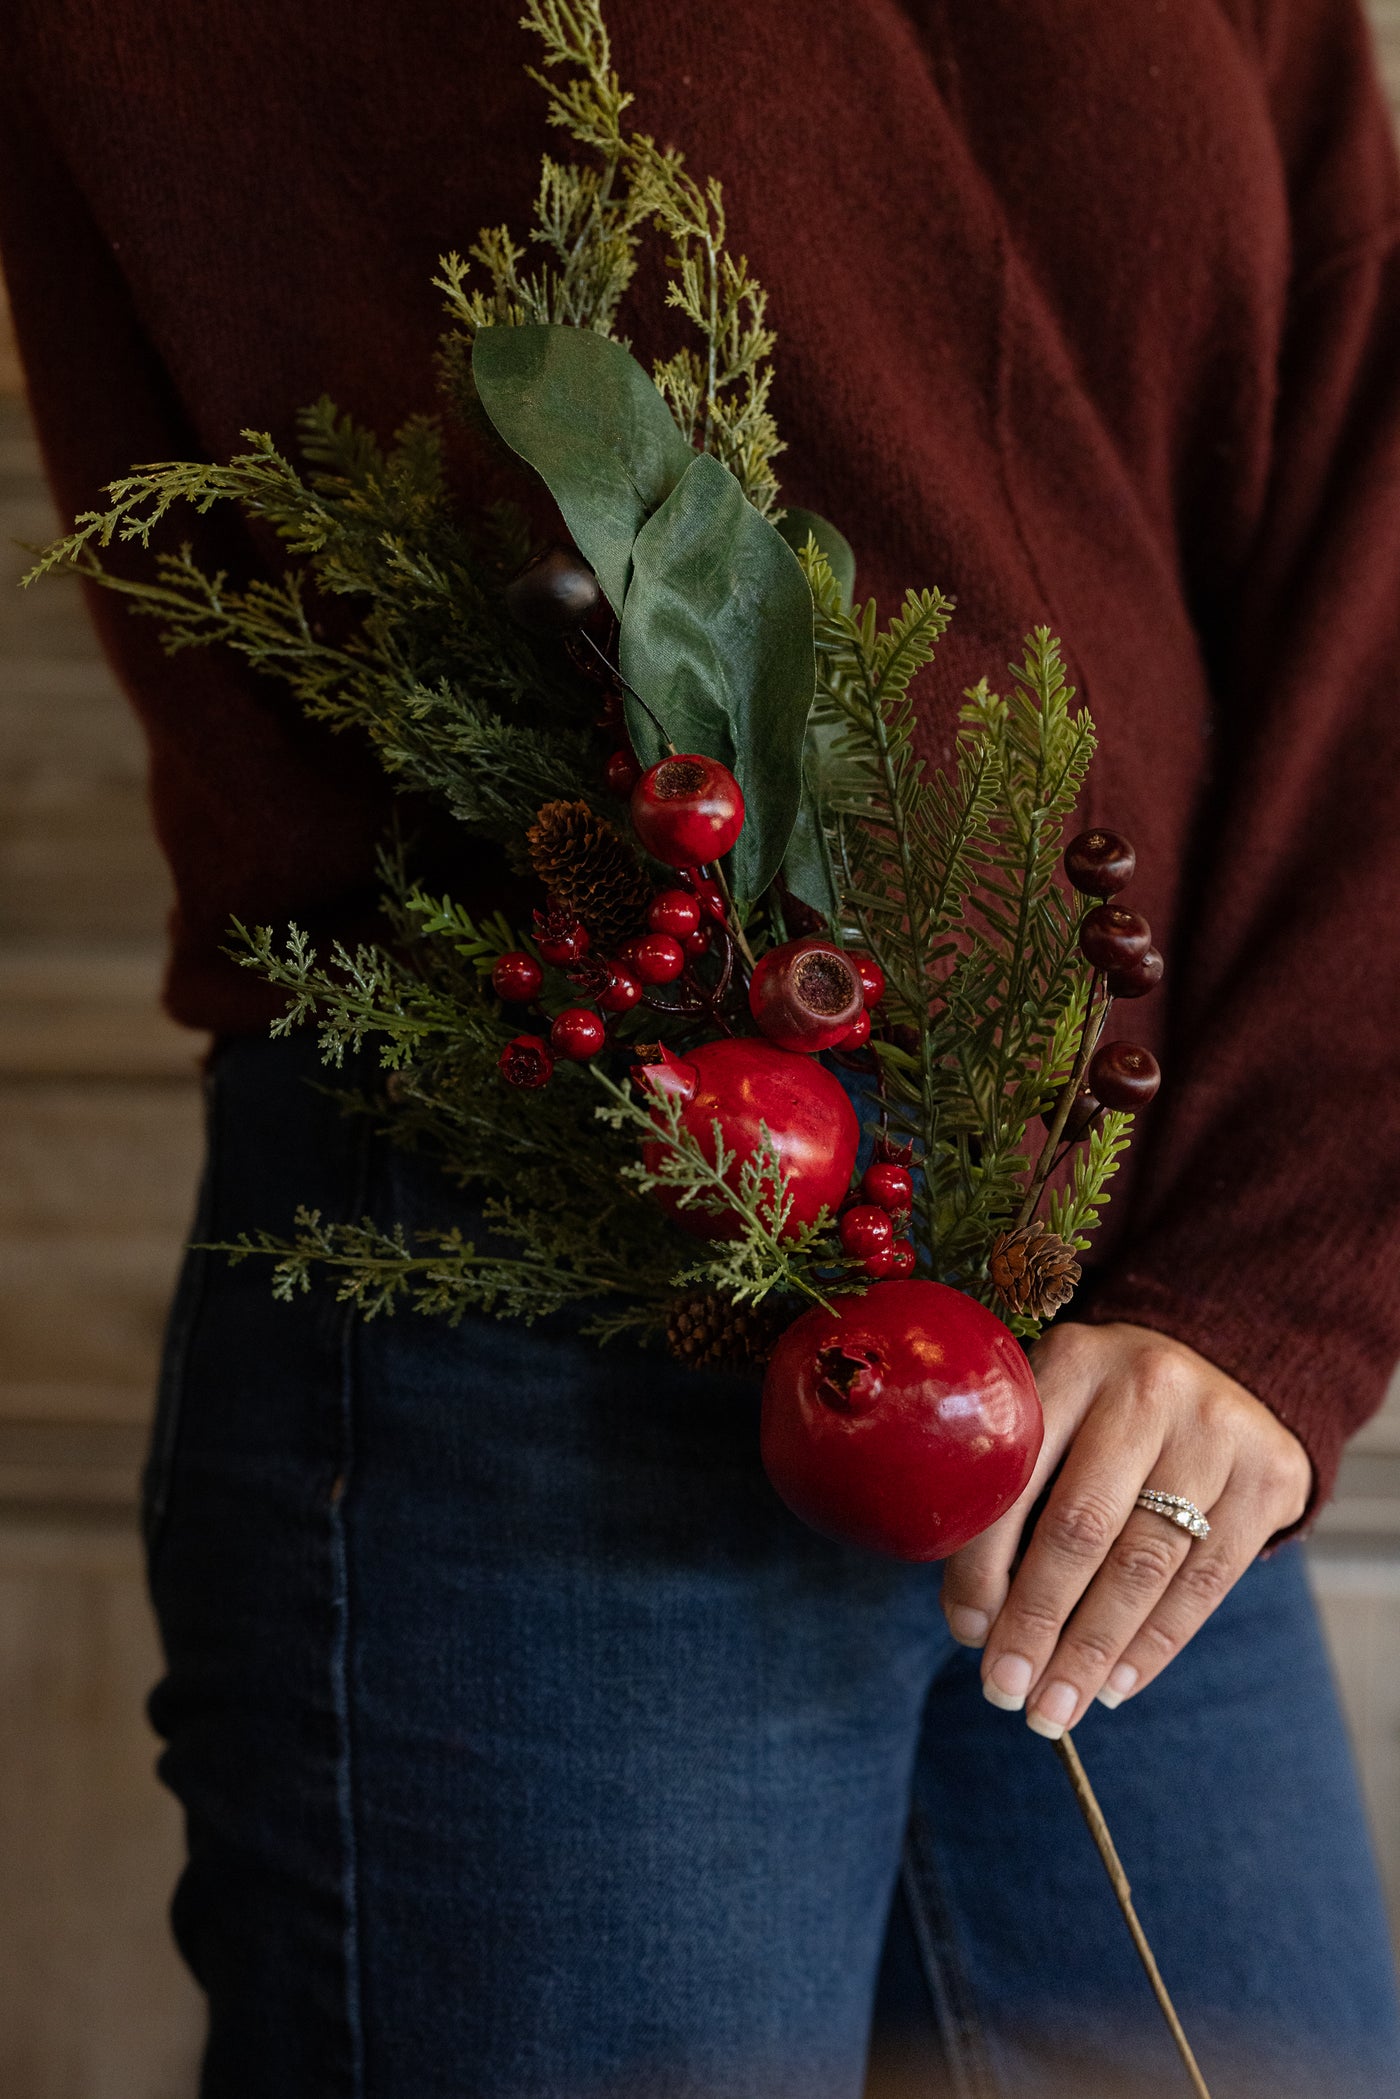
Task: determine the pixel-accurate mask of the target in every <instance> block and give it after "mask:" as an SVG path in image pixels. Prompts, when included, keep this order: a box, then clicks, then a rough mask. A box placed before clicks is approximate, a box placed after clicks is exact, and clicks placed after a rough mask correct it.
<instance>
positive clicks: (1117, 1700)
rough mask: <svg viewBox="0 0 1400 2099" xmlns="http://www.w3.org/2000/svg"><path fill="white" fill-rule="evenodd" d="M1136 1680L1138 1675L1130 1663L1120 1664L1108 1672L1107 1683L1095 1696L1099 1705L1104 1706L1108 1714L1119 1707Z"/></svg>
mask: <svg viewBox="0 0 1400 2099" xmlns="http://www.w3.org/2000/svg"><path fill="white" fill-rule="evenodd" d="M1137 1680H1138V1673H1137V1671H1136V1669H1134V1667H1133V1665H1132V1663H1131V1662H1120V1663H1119V1664H1118V1667H1117V1668H1116V1669H1110V1670H1109V1672H1108V1682H1107V1683H1106V1684H1105V1685H1104V1687H1103V1689H1102V1690H1101V1691H1099V1692H1097V1693H1096V1694H1095V1695H1096V1696H1097V1698H1098V1701H1099V1704H1100V1705H1106V1706H1107V1707H1108V1710H1109V1711H1110V1713H1111V1712H1112V1711H1113V1710H1114V1708H1115V1707H1116V1706H1120V1705H1121V1704H1122V1703H1123V1700H1124V1699H1125V1698H1126V1697H1127V1695H1128V1693H1129V1691H1131V1690H1132V1688H1133V1685H1134V1684H1135V1683H1136V1682H1137Z"/></svg>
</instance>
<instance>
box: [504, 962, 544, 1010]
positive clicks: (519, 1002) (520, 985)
mask: <svg viewBox="0 0 1400 2099" xmlns="http://www.w3.org/2000/svg"><path fill="white" fill-rule="evenodd" d="M543 982H544V971H543V970H542V969H541V968H540V965H539V963H538V962H537V961H536V960H535V958H534V956H533V955H526V954H522V953H520V952H519V951H518V950H516V951H513V952H512V953H511V954H509V955H502V956H501V957H500V959H499V961H498V962H497V963H496V966H495V968H494V969H493V970H492V972H491V988H492V990H493V991H494V992H495V994H496V996H497V998H503V999H506V1000H508V1001H509V1002H510V1004H511V1005H512V1006H528V1005H529V1003H530V1001H531V999H533V998H538V997H539V991H540V986H541V984H543Z"/></svg>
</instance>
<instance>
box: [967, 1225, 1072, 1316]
mask: <svg viewBox="0 0 1400 2099" xmlns="http://www.w3.org/2000/svg"><path fill="white" fill-rule="evenodd" d="M987 1267H988V1270H989V1272H990V1274H991V1278H992V1282H993V1284H994V1285H995V1287H996V1293H997V1296H998V1297H999V1298H1000V1299H1001V1301H1002V1303H1003V1304H1004V1305H1006V1306H1007V1307H1008V1308H1009V1309H1010V1310H1011V1311H1013V1312H1022V1313H1024V1314H1025V1315H1026V1316H1027V1318H1030V1319H1048V1318H1049V1317H1050V1315H1051V1313H1052V1312H1058V1311H1059V1310H1060V1308H1061V1306H1063V1305H1067V1304H1068V1303H1069V1301H1070V1299H1071V1298H1072V1297H1073V1295H1074V1292H1075V1288H1076V1285H1077V1284H1078V1282H1079V1276H1080V1268H1079V1263H1078V1262H1077V1261H1076V1260H1075V1258H1074V1249H1073V1247H1070V1246H1066V1244H1065V1242H1064V1240H1063V1239H1062V1238H1061V1237H1060V1236H1059V1234H1058V1232H1052V1231H1051V1229H1050V1227H1049V1226H1048V1225H1045V1224H1025V1225H1022V1226H1021V1229H1020V1230H1019V1231H1018V1232H998V1233H997V1236H996V1238H995V1239H994V1240H993V1241H992V1251H991V1255H990V1258H989V1260H988V1262H987Z"/></svg>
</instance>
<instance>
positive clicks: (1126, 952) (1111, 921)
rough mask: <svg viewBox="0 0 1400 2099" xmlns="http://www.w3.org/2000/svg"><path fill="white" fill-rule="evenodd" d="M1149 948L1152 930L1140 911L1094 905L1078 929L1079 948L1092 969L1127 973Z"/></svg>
mask: <svg viewBox="0 0 1400 2099" xmlns="http://www.w3.org/2000/svg"><path fill="white" fill-rule="evenodd" d="M1151 945H1152V928H1151V926H1150V925H1149V924H1148V923H1147V920H1146V919H1145V918H1144V917H1143V915H1142V913H1141V912H1140V911H1125V910H1124V909H1123V907H1122V906H1121V905H1120V904H1096V905H1095V907H1094V909H1093V910H1092V911H1090V912H1089V913H1088V914H1087V916H1086V917H1085V920H1084V923H1083V924H1082V925H1081V926H1080V928H1079V946H1080V949H1081V951H1082V953H1083V954H1084V955H1085V957H1086V958H1087V959H1088V960H1089V961H1090V962H1092V963H1093V965H1094V967H1095V969H1131V968H1132V966H1133V964H1134V963H1135V962H1138V961H1141V959H1142V957H1143V956H1144V955H1145V954H1146V953H1147V950H1148V949H1149V948H1150V947H1151Z"/></svg>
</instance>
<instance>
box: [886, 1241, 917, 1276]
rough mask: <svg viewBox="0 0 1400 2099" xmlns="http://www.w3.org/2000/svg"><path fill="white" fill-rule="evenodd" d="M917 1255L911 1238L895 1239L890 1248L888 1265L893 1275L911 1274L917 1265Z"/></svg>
mask: <svg viewBox="0 0 1400 2099" xmlns="http://www.w3.org/2000/svg"><path fill="white" fill-rule="evenodd" d="M918 1260H919V1257H918V1255H917V1254H916V1253H915V1251H914V1242H913V1240H912V1239H896V1240H895V1242H894V1245H893V1246H892V1247H891V1248H890V1265H891V1269H892V1272H893V1273H894V1274H895V1275H899V1276H904V1275H912V1274H913V1273H914V1270H915V1268H916V1267H917V1266H918Z"/></svg>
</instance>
